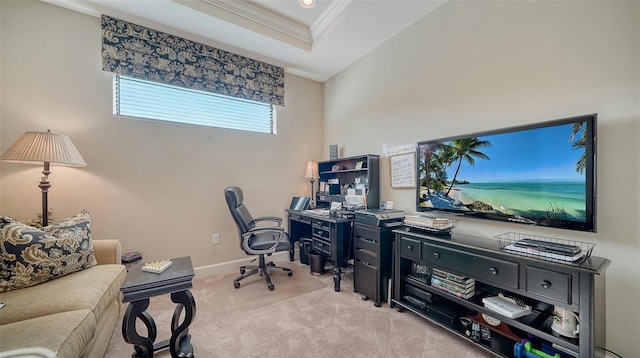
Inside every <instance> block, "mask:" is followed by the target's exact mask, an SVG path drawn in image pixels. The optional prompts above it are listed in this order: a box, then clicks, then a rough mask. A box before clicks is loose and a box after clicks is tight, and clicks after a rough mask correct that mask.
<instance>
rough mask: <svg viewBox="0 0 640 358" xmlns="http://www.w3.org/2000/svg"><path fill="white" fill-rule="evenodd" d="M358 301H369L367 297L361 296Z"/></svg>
mask: <svg viewBox="0 0 640 358" xmlns="http://www.w3.org/2000/svg"><path fill="white" fill-rule="evenodd" d="M360 299H362V300H363V301H366V300H368V299H369V297H368V296H362V297H360Z"/></svg>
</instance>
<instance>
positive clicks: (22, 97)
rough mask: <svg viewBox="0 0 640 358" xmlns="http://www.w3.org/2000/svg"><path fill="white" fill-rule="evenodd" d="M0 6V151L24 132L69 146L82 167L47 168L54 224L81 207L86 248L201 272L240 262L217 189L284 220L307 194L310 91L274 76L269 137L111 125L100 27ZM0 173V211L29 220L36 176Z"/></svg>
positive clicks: (316, 141)
mask: <svg viewBox="0 0 640 358" xmlns="http://www.w3.org/2000/svg"><path fill="white" fill-rule="evenodd" d="M1 6H2V8H1V10H2V58H1V60H2V88H1V90H2V111H1V115H2V117H1V121H0V130H1V135H0V140H1V142H0V151H2V152H4V151H5V150H6V149H7V148H8V147H9V146H10V145H11V144H12V143H13V142H14V141H15V140H16V139H17V138H18V137H20V136H21V135H22V134H23V133H24V132H25V131H33V130H35V131H44V130H47V129H49V128H50V129H51V130H52V131H53V132H59V133H63V134H67V135H68V136H69V137H71V139H72V140H73V142H74V144H75V145H76V147H77V148H78V150H79V151H80V153H81V154H82V156H83V157H84V159H85V160H86V162H87V164H88V167H86V168H81V169H76V168H64V167H53V169H52V174H51V175H50V177H49V178H50V181H51V183H52V188H51V190H50V193H49V203H50V204H49V205H50V207H51V208H52V209H53V210H54V214H55V217H56V219H62V218H65V217H67V216H71V215H73V214H75V213H77V212H79V211H80V210H82V209H87V210H89V212H90V213H91V218H92V229H93V232H94V237H95V238H101V237H103V238H119V239H120V240H121V241H122V245H123V250H124V251H125V252H126V251H132V250H140V251H143V253H144V256H143V257H144V258H145V259H161V258H167V257H178V256H186V255H189V256H191V258H192V260H193V263H194V266H206V265H212V264H217V263H222V262H227V261H231V260H235V259H244V258H246V256H245V255H244V254H243V253H242V252H241V251H240V249H239V243H238V238H237V231H236V227H235V225H234V224H233V221H232V219H231V216H230V214H229V212H228V209H227V206H226V203H225V201H224V194H223V191H224V188H225V187H226V186H228V185H238V186H240V187H242V188H243V189H244V191H245V203H246V204H247V206H248V207H249V208H250V209H251V211H252V213H253V214H254V216H260V215H267V214H269V215H278V216H282V217H283V218H284V217H285V212H284V209H285V208H287V207H288V205H289V200H290V198H291V196H293V195H309V190H310V188H309V181H308V180H306V179H304V178H303V177H304V170H305V169H306V161H307V160H310V159H315V160H318V159H320V157H321V154H320V149H321V138H320V135H314V133H321V131H322V86H321V84H319V83H317V82H314V81H309V80H306V79H303V78H300V77H296V76H293V75H288V74H287V75H286V76H285V89H286V107H285V108H277V121H278V134H277V136H269V135H259V134H248V133H242V132H235V131H225V130H218V129H213V128H205V127H197V126H187V125H176V124H167V123H155V122H148V121H137V120H131V119H116V118H113V116H112V114H111V110H112V109H111V108H112V107H111V106H112V102H111V99H112V95H111V91H112V74H111V73H107V72H103V71H102V70H101V58H100V38H101V30H100V19H98V18H94V17H90V16H87V15H82V14H79V13H76V12H73V11H69V10H65V9H62V8H60V7H56V6H52V5H49V4H46V3H42V2H39V1H2V4H1ZM158 29H160V30H164V29H162V28H160V27H158ZM165 31H167V30H165ZM194 40H196V41H201V42H202V40H201V39H197V38H194ZM0 168H1V170H2V172H1V174H2V175H1V176H0V179H1V183H2V184H1V188H0V195H1V198H0V213H1V214H2V215H9V216H12V217H14V218H16V219H21V220H22V219H26V218H33V217H35V215H36V213H38V212H40V203H41V200H40V191H39V189H38V187H37V185H38V181H39V179H40V175H41V174H40V172H41V171H42V167H40V166H30V165H23V164H13V163H2V164H0ZM285 225H286V222H285ZM213 233H219V234H220V235H221V240H220V241H221V243H220V244H219V245H215V246H214V245H212V243H211V236H212V234H213Z"/></svg>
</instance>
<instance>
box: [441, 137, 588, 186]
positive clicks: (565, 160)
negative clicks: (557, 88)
mask: <svg viewBox="0 0 640 358" xmlns="http://www.w3.org/2000/svg"><path fill="white" fill-rule="evenodd" d="M581 134H582V132H580V133H579V134H578V135H577V136H576V138H574V141H575V139H577V138H580V135H581ZM570 135H571V124H565V125H560V126H553V127H546V128H537V129H530V130H526V131H517V132H510V133H502V134H495V135H490V136H483V137H478V138H479V139H480V140H487V141H490V142H491V144H492V146H491V147H487V148H480V149H479V151H481V152H483V153H484V154H486V155H487V156H489V158H490V160H482V159H478V158H475V165H474V166H471V165H469V163H467V162H466V161H463V162H462V166H461V168H460V172H459V173H458V176H457V178H456V179H457V180H468V181H470V182H475V183H480V182H509V181H544V180H549V179H550V178H554V179H553V180H554V181H584V174H582V175H581V174H580V173H579V172H577V171H576V163H577V161H578V159H579V158H580V155H581V154H582V153H584V148H581V149H574V148H572V147H571V142H569V136H570ZM456 167H457V162H456V163H454V164H452V165H451V167H450V168H448V169H447V174H448V177H449V179H453V175H454V174H455V170H456Z"/></svg>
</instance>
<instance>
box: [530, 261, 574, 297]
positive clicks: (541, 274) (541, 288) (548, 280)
mask: <svg viewBox="0 0 640 358" xmlns="http://www.w3.org/2000/svg"><path fill="white" fill-rule="evenodd" d="M526 277H527V282H526V290H527V292H529V293H533V294H536V295H538V296H542V297H546V298H549V299H551V300H555V301H558V302H562V303H567V304H571V275H569V274H566V273H561V272H555V271H549V270H545V269H541V268H537V267H531V266H527V267H526Z"/></svg>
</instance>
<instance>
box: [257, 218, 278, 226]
mask: <svg viewBox="0 0 640 358" xmlns="http://www.w3.org/2000/svg"><path fill="white" fill-rule="evenodd" d="M259 221H273V222H277V223H278V226H280V225H282V218H281V217H278V216H261V217H258V218H254V219H253V222H256V223H257V222H259Z"/></svg>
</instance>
